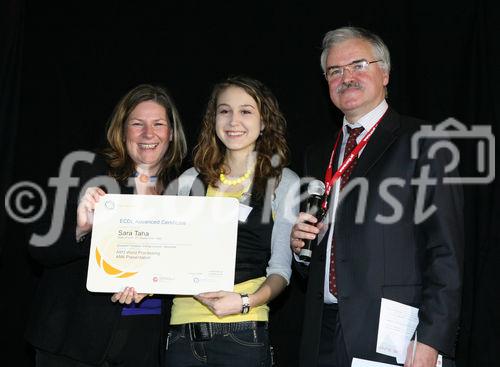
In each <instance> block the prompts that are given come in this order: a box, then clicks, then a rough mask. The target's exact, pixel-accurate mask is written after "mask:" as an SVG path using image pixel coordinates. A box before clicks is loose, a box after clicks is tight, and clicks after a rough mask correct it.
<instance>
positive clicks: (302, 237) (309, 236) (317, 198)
mask: <svg viewBox="0 0 500 367" xmlns="http://www.w3.org/2000/svg"><path fill="white" fill-rule="evenodd" d="M307 192H308V194H309V198H308V200H307V206H306V212H305V213H300V216H299V219H298V221H297V223H295V225H294V226H293V228H292V233H291V247H292V250H293V251H294V252H295V253H296V254H298V255H299V259H300V260H303V261H310V260H311V256H312V250H313V249H312V247H311V246H312V245H311V241H312V240H313V239H314V238H315V237H316V235H317V234H318V233H319V228H317V223H319V222H321V220H322V219H323V216H324V214H325V213H324V211H323V209H322V208H321V204H322V202H323V198H324V194H325V185H324V183H323V182H321V181H319V180H314V181H311V182H310V183H309V185H308V187H307ZM299 250H300V252H299Z"/></svg>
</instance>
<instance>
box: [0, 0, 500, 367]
mask: <svg viewBox="0 0 500 367" xmlns="http://www.w3.org/2000/svg"><path fill="white" fill-rule="evenodd" d="M75 3H76V4H67V3H62V4H64V5H58V6H55V5H49V4H47V2H35V1H26V0H17V1H15V0H3V1H2V2H1V5H0V6H1V9H0V52H1V56H2V57H1V61H0V93H1V94H0V119H1V120H0V121H1V130H0V134H1V135H0V150H1V164H2V166H1V172H2V180H1V187H0V188H1V194H2V197H4V196H5V194H6V192H7V190H8V188H9V187H11V185H13V184H14V183H16V182H19V181H25V180H29V181H33V182H35V183H37V184H38V185H40V186H41V187H43V188H44V189H45V190H46V192H47V194H51V193H52V192H53V190H51V189H50V188H48V185H47V183H48V178H49V177H54V176H57V172H58V167H59V164H60V162H61V159H62V158H63V157H64V156H65V155H66V154H67V153H69V152H71V151H74V150H76V149H94V148H96V147H100V146H102V144H103V142H104V125H105V122H106V120H107V118H108V117H109V114H110V113H111V109H112V108H113V106H114V104H115V103H116V102H117V100H118V98H119V97H121V96H122V95H123V94H124V93H125V92H126V91H127V90H128V89H130V88H131V87H133V86H135V85H136V84H138V83H142V82H160V83H162V84H164V85H166V86H167V87H168V88H169V89H170V91H171V92H172V94H173V96H174V97H175V100H176V102H177V104H178V107H179V110H180V111H181V115H182V117H183V120H184V122H185V125H186V130H187V135H188V142H189V144H190V147H192V144H193V142H194V141H195V138H196V135H197V132H198V127H199V122H200V118H201V116H202V113H203V111H204V107H205V103H206V101H207V98H208V93H209V91H210V88H211V86H212V84H213V83H214V82H216V81H218V80H219V79H220V78H222V77H224V76H227V75H230V74H240V73H243V74H247V75H250V76H253V77H255V78H258V79H260V80H262V81H263V82H265V83H266V84H268V85H269V86H270V88H271V89H272V90H273V91H274V92H275V94H276V95H277V97H278V99H279V101H280V105H281V107H282V109H283V111H284V112H285V114H286V116H287V120H288V124H289V125H288V126H289V129H288V132H289V143H290V146H291V150H292V164H291V165H292V168H293V169H295V170H297V171H298V172H300V160H301V155H302V153H303V151H304V148H305V146H307V145H308V144H312V143H314V142H315V138H316V137H317V136H318V134H324V133H325V132H329V131H332V129H333V128H334V127H335V126H338V125H339V124H340V121H341V120H340V115H339V114H338V112H337V111H336V110H335V109H334V107H332V105H331V103H330V101H329V98H328V94H327V88H326V83H325V82H324V80H323V77H322V74H321V70H320V66H319V55H320V44H321V39H322V37H323V35H324V33H325V32H326V31H328V30H330V29H333V28H336V27H339V26H343V25H357V26H362V27H365V28H368V29H371V30H373V31H375V32H376V33H378V34H379V35H380V36H381V37H382V38H383V39H384V40H385V42H386V43H387V44H388V46H389V49H390V50H391V55H392V61H393V69H392V73H391V81H390V85H389V103H390V104H391V105H392V106H393V107H394V108H395V109H397V110H398V111H400V112H401V113H405V114H411V115H414V116H417V117H420V118H424V119H427V120H429V121H431V122H432V123H434V124H436V123H439V122H441V121H442V120H444V119H445V118H447V117H454V118H456V119H458V120H459V121H461V122H462V123H464V124H465V125H466V126H467V127H471V126H472V125H473V124H480V125H489V126H491V128H492V131H493V133H496V132H498V128H499V123H500V104H499V103H498V92H497V90H498V85H500V68H499V66H498V62H499V56H500V50H499V46H498V40H497V35H498V34H499V33H500V27H499V23H500V19H499V16H498V14H499V12H498V10H499V8H498V6H497V5H495V4H494V1H493V0H491V1H489V2H488V1H486V2H479V1H470V0H469V1H465V2H460V3H459V2H452V1H447V2H438V1H413V0H412V1H406V2H404V1H401V2H398V3H396V2H392V1H380V0H373V1H370V2H362V1H351V2H347V1H343V2H336V1H323V2H318V1H316V2H315V1H295V2H291V1H283V0H279V1H268V2H262V3H259V2H256V1H253V2H250V1H249V2H236V1H215V0H213V1H200V2H195V1H187V0H185V1H147V2H145V1H141V2H140V4H139V2H137V3H135V4H128V3H127V4H125V3H124V2H123V1H118V0H109V1H101V2H99V3H97V4H93V3H90V2H75ZM474 144H475V143H473V142H468V141H465V142H464V141H461V142H460V143H459V147H460V151H461V154H462V160H461V171H462V173H463V174H464V175H466V174H469V175H471V174H474V172H475V168H474V167H475V166H474V164H475V163H474V162H475V161H474V159H472V158H471V159H469V157H473V156H474V154H475V150H474V149H475V148H474V147H475V145H474ZM187 164H189V162H187ZM465 193H466V207H465V216H466V223H465V229H466V236H467V238H466V240H467V243H466V246H467V247H466V259H465V279H464V298H463V313H462V322H461V329H460V333H459V338H458V361H457V362H458V365H459V366H495V365H498V362H496V361H497V360H498V346H499V345H500V343H499V342H500V340H499V337H498V334H499V331H500V312H499V306H500V300H499V287H498V285H497V283H496V281H495V279H497V278H498V276H499V264H500V253H499V238H498V234H497V231H495V228H496V227H497V222H498V218H499V215H498V214H499V213H498V210H499V205H498V203H499V199H498V197H499V191H498V183H497V181H494V182H493V183H492V184H490V185H481V186H479V185H475V186H474V185H469V186H467V187H466V189H465ZM34 204H36V202H35V203H34ZM29 228H30V227H29V226H27V225H24V224H19V223H17V222H16V221H14V220H12V219H11V218H9V216H7V215H6V212H5V210H4V207H2V212H1V217H0V233H1V235H2V242H1V248H0V251H1V252H0V279H1V291H2V300H1V302H0V305H1V306H0V307H1V311H0V312H1V315H2V316H1V317H2V324H1V332H0V345H1V346H2V350H3V351H5V352H4V353H0V359H1V360H2V361H1V362H0V364H1V365H2V366H6V365H8V364H7V362H6V360H7V358H9V359H11V358H12V359H13V360H15V361H17V362H15V365H18V366H31V365H32V351H31V349H30V347H29V346H27V345H26V344H25V342H24V340H23V331H24V327H25V322H26V314H27V309H28V308H29V307H30V306H31V294H32V291H33V289H34V287H35V285H36V281H37V277H38V275H39V271H40V269H39V268H38V267H37V266H36V264H33V263H32V262H31V261H30V260H29V258H28V257H27V255H26V244H27V241H28V239H29V236H30V235H31V230H30V229H29ZM294 280H295V281H294V282H292V286H291V287H289V288H288V289H287V291H286V293H285V294H284V296H283V297H280V299H278V300H277V301H276V302H274V304H273V306H274V307H273V315H272V316H273V324H272V329H273V337H274V343H275V345H276V349H277V355H278V360H279V362H280V366H293V365H294V362H295V360H296V353H297V341H298V335H299V333H300V332H299V330H300V322H299V319H300V313H301V310H302V304H301V295H302V292H303V290H302V288H301V284H300V282H298V281H296V279H295V278H294Z"/></svg>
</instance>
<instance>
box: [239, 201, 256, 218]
mask: <svg viewBox="0 0 500 367" xmlns="http://www.w3.org/2000/svg"><path fill="white" fill-rule="evenodd" d="M252 209H253V208H252V207H251V206H248V205H245V204H242V203H240V210H239V212H238V220H239V221H240V222H243V223H245V222H246V221H247V218H248V216H249V215H250V212H251V211H252Z"/></svg>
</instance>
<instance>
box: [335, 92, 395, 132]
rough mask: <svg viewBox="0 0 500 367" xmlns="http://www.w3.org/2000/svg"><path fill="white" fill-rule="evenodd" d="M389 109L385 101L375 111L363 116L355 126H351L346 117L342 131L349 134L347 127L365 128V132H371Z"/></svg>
mask: <svg viewBox="0 0 500 367" xmlns="http://www.w3.org/2000/svg"><path fill="white" fill-rule="evenodd" d="M388 108H389V105H388V104H387V101H386V100H385V99H383V100H382V102H380V104H379V105H378V106H377V107H375V108H374V109H373V110H371V111H370V112H368V113H367V114H366V115H364V116H362V117H361V118H360V119H359V120H358V121H357V122H355V123H354V124H350V123H348V122H347V119H346V118H345V116H344V121H343V122H342V131H343V133H344V136H345V134H347V129H346V126H349V127H352V128H354V127H363V128H364V129H365V130H364V131H370V129H371V128H372V127H373V125H375V124H376V123H377V121H378V120H380V119H381V118H382V116H383V115H384V113H385V111H387V109H388Z"/></svg>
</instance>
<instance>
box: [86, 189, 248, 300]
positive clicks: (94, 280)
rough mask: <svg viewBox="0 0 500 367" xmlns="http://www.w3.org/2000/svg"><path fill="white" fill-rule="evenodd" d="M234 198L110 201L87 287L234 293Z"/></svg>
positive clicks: (100, 212)
mask: <svg viewBox="0 0 500 367" xmlns="http://www.w3.org/2000/svg"><path fill="white" fill-rule="evenodd" d="M238 212H239V202H238V200H236V199H234V198H224V197H200V196H157V195H110V194H108V195H105V196H103V197H101V199H100V200H99V202H98V203H97V204H96V208H95V212H94V223H93V228H92V239H91V245H90V255H89V267H88V275H87V289H88V290H89V291H91V292H108V293H115V292H119V291H122V290H123V289H124V288H125V287H127V286H128V287H134V288H135V290H136V291H137V292H139V293H155V294H179V295H194V294H198V293H201V292H208V291H218V290H226V291H232V290H233V287H234V272H235V262H236V236H237V231H238Z"/></svg>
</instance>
